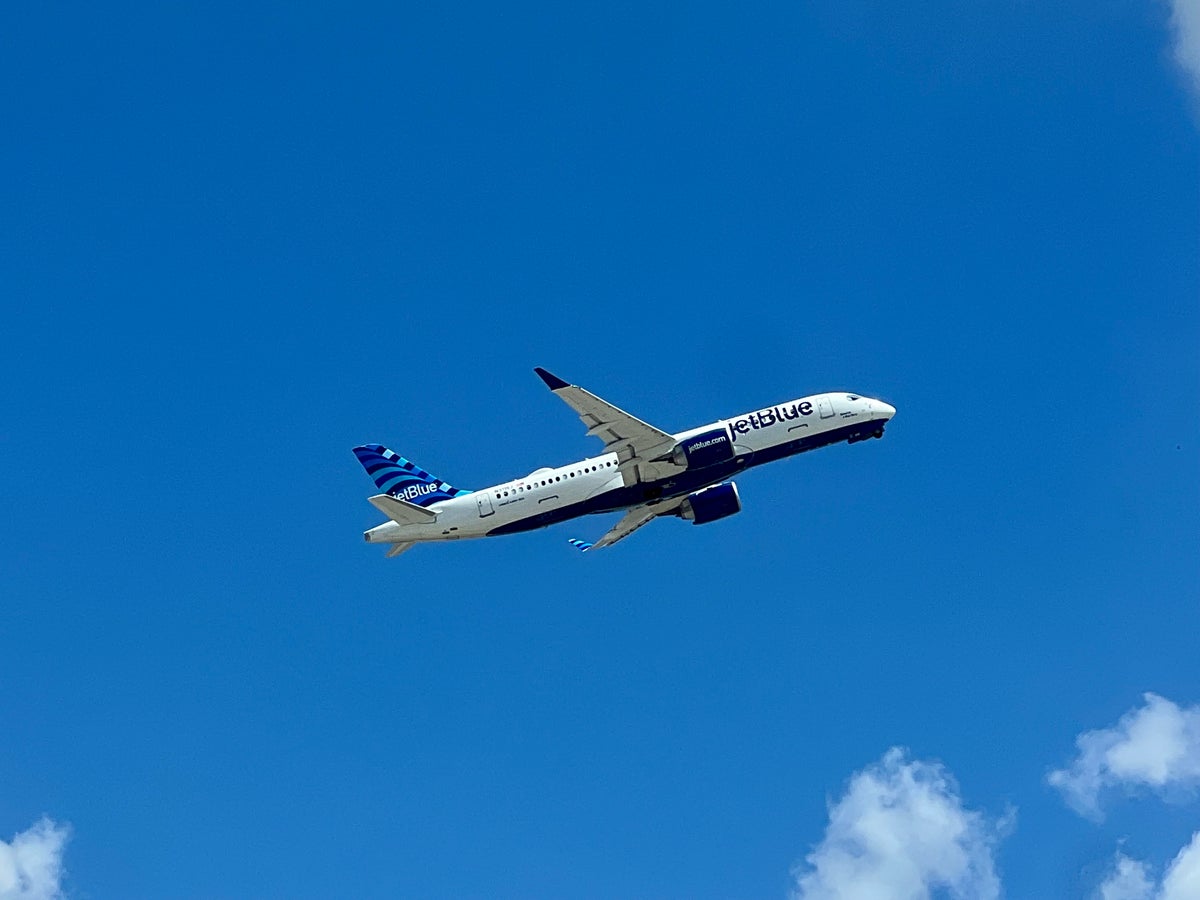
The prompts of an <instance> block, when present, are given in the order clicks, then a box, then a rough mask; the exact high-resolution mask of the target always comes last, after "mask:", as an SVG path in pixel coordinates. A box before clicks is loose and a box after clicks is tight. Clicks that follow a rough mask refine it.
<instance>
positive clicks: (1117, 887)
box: [1096, 853, 1154, 900]
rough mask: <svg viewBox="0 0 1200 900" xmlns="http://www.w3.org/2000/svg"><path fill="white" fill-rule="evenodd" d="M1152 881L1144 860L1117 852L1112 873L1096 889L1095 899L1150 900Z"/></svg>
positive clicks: (1152, 892)
mask: <svg viewBox="0 0 1200 900" xmlns="http://www.w3.org/2000/svg"><path fill="white" fill-rule="evenodd" d="M1153 896H1154V883H1153V882H1152V881H1151V880H1150V869H1149V867H1148V866H1147V865H1146V864H1145V863H1144V862H1138V861H1137V860H1136V859H1130V858H1129V857H1128V856H1126V855H1125V854H1123V853H1118V854H1117V864H1116V865H1115V866H1113V871H1112V874H1111V875H1109V876H1108V877H1107V878H1105V879H1104V882H1103V883H1102V884H1101V885H1100V887H1099V888H1097V890H1096V900H1152V898H1153Z"/></svg>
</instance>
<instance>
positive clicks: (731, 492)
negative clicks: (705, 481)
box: [679, 481, 742, 525]
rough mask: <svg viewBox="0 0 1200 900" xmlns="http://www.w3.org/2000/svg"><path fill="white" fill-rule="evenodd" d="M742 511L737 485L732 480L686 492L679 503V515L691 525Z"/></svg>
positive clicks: (702, 523) (706, 522)
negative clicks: (692, 492) (693, 491)
mask: <svg viewBox="0 0 1200 900" xmlns="http://www.w3.org/2000/svg"><path fill="white" fill-rule="evenodd" d="M741 511H742V501H741V498H740V497H738V489H737V485H736V484H734V483H733V482H732V481H726V482H724V483H722V484H714V485H713V486H712V487H708V488H705V489H704V490H702V491H696V493H694V494H688V495H687V497H686V498H685V499H684V501H683V503H681V504H680V505H679V515H681V516H682V517H683V518H685V519H687V520H688V521H690V522H691V523H692V524H693V525H706V524H708V523H709V522H715V521H717V519H724V518H725V517H726V516H732V515H733V514H734V513H737V512H741Z"/></svg>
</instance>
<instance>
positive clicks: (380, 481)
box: [354, 444, 471, 506]
mask: <svg viewBox="0 0 1200 900" xmlns="http://www.w3.org/2000/svg"><path fill="white" fill-rule="evenodd" d="M354 455H355V456H357V457H358V461H359V462H360V463H362V467H363V468H364V469H366V470H367V474H368V475H370V476H371V477H372V478H373V479H374V480H375V484H376V485H377V486H378V487H379V490H380V491H382V492H383V493H385V494H389V495H391V496H393V497H399V498H400V499H401V500H407V501H408V502H409V503H415V504H416V505H417V506H429V505H430V504H431V503H438V502H439V501H442V500H449V499H450V498H451V497H457V496H459V495H460V494H469V493H471V492H470V491H463V490H459V489H458V488H456V487H451V486H450V485H448V484H447V483H446V482H444V481H441V480H440V479H438V478H435V477H434V476H433V475H430V474H429V473H428V472H426V471H425V470H424V469H422V468H421V467H420V466H414V465H413V464H412V463H410V462H409V461H408V460H407V459H405V458H404V457H403V456H397V455H396V454H395V453H393V452H392V451H391V450H389V449H388V448H387V447H384V446H383V445H382V444H364V445H363V446H361V447H355V448H354Z"/></svg>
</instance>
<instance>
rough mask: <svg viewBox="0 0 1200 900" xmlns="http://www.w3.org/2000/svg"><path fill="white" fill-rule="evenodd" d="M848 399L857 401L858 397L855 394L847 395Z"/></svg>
mask: <svg viewBox="0 0 1200 900" xmlns="http://www.w3.org/2000/svg"><path fill="white" fill-rule="evenodd" d="M846 399H847V400H857V399H858V397H856V396H855V395H854V394H847V395H846Z"/></svg>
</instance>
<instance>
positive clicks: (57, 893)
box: [0, 817, 69, 900]
mask: <svg viewBox="0 0 1200 900" xmlns="http://www.w3.org/2000/svg"><path fill="white" fill-rule="evenodd" d="M68 834H69V829H67V828H66V827H65V826H59V825H55V824H54V823H53V822H52V821H50V820H49V819H47V818H45V817H43V818H42V819H41V820H40V821H38V822H36V823H34V825H33V827H32V828H30V829H29V830H28V831H22V832H21V833H20V834H17V835H15V836H14V837H13V839H12V843H5V842H4V841H0V900H58V898H60V897H62V896H63V892H62V877H63V865H62V854H63V847H64V846H65V845H66V842H67V835H68Z"/></svg>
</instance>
